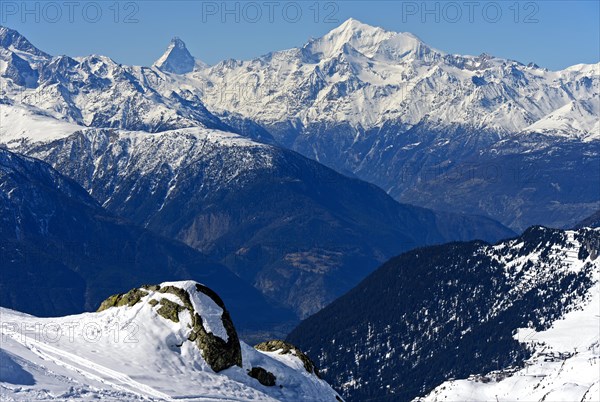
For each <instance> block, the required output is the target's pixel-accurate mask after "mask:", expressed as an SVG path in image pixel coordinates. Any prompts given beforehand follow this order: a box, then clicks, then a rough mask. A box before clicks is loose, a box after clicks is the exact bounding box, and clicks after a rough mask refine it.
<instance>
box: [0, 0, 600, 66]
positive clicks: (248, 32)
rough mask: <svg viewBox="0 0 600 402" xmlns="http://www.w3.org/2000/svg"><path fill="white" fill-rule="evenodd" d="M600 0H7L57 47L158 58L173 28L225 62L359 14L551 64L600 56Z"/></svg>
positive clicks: (138, 59)
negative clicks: (227, 0)
mask: <svg viewBox="0 0 600 402" xmlns="http://www.w3.org/2000/svg"><path fill="white" fill-rule="evenodd" d="M67 4H72V5H67ZM599 4H600V1H598V0H591V1H583V0H575V1H552V0H550V1H549V0H544V1H519V2H517V1H512V0H508V1H472V0H464V1H463V0H459V1H426V2H423V1H403V0H395V1H362V0H361V1H319V2H316V1H314V0H310V1H270V0H258V1H242V2H233V1H229V2H223V1H120V2H116V1H114V0H108V1H79V0H77V1H73V2H72V3H66V2H65V1H63V0H59V1H45V2H22V1H21V0H19V1H10V0H2V3H0V23H1V24H2V25H6V26H8V27H10V28H14V29H17V30H19V31H20V32H21V33H23V34H24V35H25V36H27V37H28V38H29V39H30V40H31V41H32V42H33V43H34V44H35V45H36V46H38V47H39V48H41V49H42V50H45V51H46V52H48V53H51V54H53V55H58V54H67V55H70V56H83V55H88V54H92V53H96V54H103V55H107V56H110V57H111V58H113V59H114V60H116V61H118V62H120V63H124V64H136V65H150V64H152V62H153V61H154V60H155V59H156V58H158V57H159V56H160V55H161V54H162V53H163V51H164V49H165V47H166V46H167V44H168V42H169V40H170V39H171V37H173V36H179V37H180V38H181V39H183V40H184V41H185V42H186V44H187V46H188V48H189V49H190V52H191V53H192V54H193V55H194V56H195V57H197V58H199V59H201V60H203V61H205V62H207V63H210V64H212V63H215V62H218V61H220V60H223V59H227V58H236V59H249V58H253V57H256V56H259V55H262V54H265V53H268V52H269V51H272V50H280V49H286V48H290V47H295V46H300V45H302V44H303V43H305V42H306V41H307V40H308V39H309V38H310V37H318V36H321V35H323V34H324V33H326V32H328V31H329V30H331V29H333V28H334V27H336V26H337V25H339V24H340V23H342V22H343V21H344V20H346V19H347V18H349V17H353V18H356V19H358V20H361V21H362V22H365V23H368V24H371V25H377V26H381V27H383V28H386V29H389V30H394V31H408V32H412V33H414V34H416V35H417V36H419V37H420V38H421V39H423V40H424V41H425V42H426V43H428V44H429V45H431V46H433V47H435V48H438V49H440V50H443V51H446V52H450V53H459V54H475V55H476V54H481V53H483V52H486V53H489V54H492V55H495V56H499V57H505V58H510V59H514V60H518V61H521V62H523V63H529V62H535V63H537V64H538V65H540V66H543V67H547V68H549V69H562V68H564V67H566V66H570V65H573V64H577V63H595V62H598V61H600V30H599V29H600V28H599V22H598V21H600V5H599Z"/></svg>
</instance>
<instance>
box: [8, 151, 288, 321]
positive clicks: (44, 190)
mask: <svg viewBox="0 0 600 402" xmlns="http://www.w3.org/2000/svg"><path fill="white" fill-rule="evenodd" d="M0 211H1V212H2V213H1V216H2V219H1V220H0V235H1V237H2V242H1V243H0V263H1V265H2V275H1V276H0V305H2V306H4V307H11V308H13V309H17V310H19V311H22V312H26V313H30V314H35V315H38V316H57V315H68V314H75V313H81V312H83V311H91V310H95V309H97V308H98V306H99V305H100V302H101V301H102V300H104V299H105V298H106V296H107V295H109V294H112V293H118V292H123V291H126V290H128V289H129V288H131V287H133V286H135V284H138V283H154V282H157V280H162V279H164V278H170V279H189V278H193V279H195V280H198V281H204V282H206V283H211V286H213V288H214V289H217V290H218V291H219V292H220V293H221V295H222V297H223V298H224V299H225V300H226V301H227V302H228V303H229V304H230V305H231V306H232V307H231V313H232V315H233V318H234V320H235V322H236V325H238V327H239V328H240V329H241V330H242V331H243V332H244V331H246V332H247V331H258V330H263V329H264V328H265V327H266V328H269V327H270V326H272V325H273V323H274V322H280V323H285V322H293V321H294V315H293V314H292V313H291V312H289V311H287V310H286V309H283V308H277V307H276V306H274V305H272V303H269V302H268V301H267V300H266V299H265V298H264V297H263V296H262V295H261V293H260V292H258V291H257V290H256V289H254V288H253V287H252V286H250V285H248V284H247V283H246V282H244V281H242V280H240V279H239V278H238V277H237V276H236V275H235V274H233V273H232V272H231V271H230V270H229V269H227V268H226V267H225V266H223V265H220V264H217V263H215V262H212V261H211V260H210V259H209V258H208V257H207V256H205V255H204V254H202V253H200V252H198V251H196V250H194V249H192V248H190V247H188V246H186V245H184V244H183V243H179V242H176V241H173V240H169V239H167V238H165V237H161V236H158V235H155V234H153V233H152V232H150V231H149V230H146V229H142V228H140V227H138V226H135V225H134V224H133V223H131V222H130V221H128V220H126V219H123V218H120V217H117V216H116V215H113V214H111V213H109V212H108V211H106V210H105V209H103V208H102V207H101V206H100V205H99V204H98V202H97V201H95V200H94V199H93V198H92V197H91V196H90V195H89V194H88V193H87V192H86V191H85V190H84V189H83V188H81V187H80V186H79V185H78V184H77V183H75V182H73V181H72V180H70V179H67V178H65V177H64V176H62V175H60V174H59V173H58V172H56V171H55V170H54V169H52V168H51V167H50V166H48V165H47V164H46V163H43V162H41V161H39V160H35V159H31V158H26V157H23V156H20V155H16V154H14V153H12V152H9V151H6V150H3V149H0ZM132 284H133V285H132ZM33 295H35V296H33ZM257 311H260V312H261V314H260V315H257V314H255V313H256V312H257Z"/></svg>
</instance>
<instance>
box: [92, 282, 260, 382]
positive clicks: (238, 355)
mask: <svg viewBox="0 0 600 402" xmlns="http://www.w3.org/2000/svg"><path fill="white" fill-rule="evenodd" d="M167 294H169V295H174V296H176V298H177V299H179V302H178V301H174V300H173V297H167V296H166V295H167ZM201 295H204V296H208V299H209V301H207V300H206V298H205V297H201ZM140 302H141V303H146V304H147V306H148V307H149V308H152V309H154V311H155V312H156V314H158V315H159V316H161V317H162V318H164V319H167V320H170V321H173V322H175V323H179V322H180V314H181V313H182V312H185V311H187V312H189V314H190V317H191V323H190V324H189V325H188V330H189V331H188V333H187V340H188V341H190V342H194V343H195V345H196V346H197V347H198V349H200V351H201V352H202V357H203V358H204V360H205V361H206V363H207V364H208V365H209V366H210V367H211V368H212V369H213V371H215V372H219V371H222V370H225V369H227V368H229V367H232V366H239V367H241V366H242V351H241V347H240V341H239V338H238V335H237V332H236V330H235V327H234V326H233V322H232V320H231V317H230V315H229V312H228V311H227V309H226V308H225V304H224V303H223V301H222V300H221V298H220V297H219V296H218V295H217V294H216V293H215V292H214V291H212V290H211V289H209V288H208V287H206V286H204V285H201V284H199V283H195V282H190V281H188V282H173V283H168V284H162V285H146V286H143V287H142V288H138V289H132V290H130V291H129V292H127V293H123V294H117V295H113V296H111V297H109V298H108V299H106V300H105V301H104V302H102V304H101V305H100V308H99V309H98V311H99V312H100V311H104V310H107V309H109V308H113V307H124V306H128V307H133V306H134V305H136V304H137V303H140ZM209 303H214V305H216V307H218V308H220V309H221V311H222V314H221V317H220V322H219V323H217V324H216V325H217V326H220V325H222V328H223V329H224V333H213V332H211V331H214V330H215V329H214V326H215V323H210V325H205V322H204V320H206V319H207V317H204V318H203V317H202V313H201V312H199V311H198V309H197V307H198V308H199V309H206V310H214V308H215V306H208V305H207V304H209ZM225 334H226V335H225ZM223 337H225V338H226V339H223ZM265 378H266V377H265ZM261 383H262V382H261Z"/></svg>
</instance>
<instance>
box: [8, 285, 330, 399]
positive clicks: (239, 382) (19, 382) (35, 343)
mask: <svg viewBox="0 0 600 402" xmlns="http://www.w3.org/2000/svg"><path fill="white" fill-rule="evenodd" d="M165 285H173V286H176V287H180V288H182V289H187V290H188V291H189V290H192V288H193V286H195V282H191V281H184V282H165V283H163V284H161V286H165ZM148 293H149V294H148V295H147V296H145V297H143V298H142V300H141V301H140V302H138V303H137V304H135V305H134V306H132V307H128V306H125V307H113V308H109V309H107V310H104V311H102V312H99V313H85V314H79V315H72V316H66V317H53V318H38V317H34V316H31V315H27V314H23V313H20V312H17V311H14V310H9V309H5V308H0V320H1V324H2V325H1V330H2V333H1V336H2V338H1V340H2V341H1V343H0V369H1V370H0V395H1V396H2V400H3V401H40V400H44V401H46V400H73V401H88V400H98V399H101V400H109V401H126V400H127V401H129V400H152V401H163V400H167V401H170V400H186V401H294V402H295V401H335V400H336V395H337V394H336V393H335V391H333V389H331V387H330V386H329V385H328V384H327V383H325V382H324V381H322V380H320V379H319V378H317V377H316V376H315V375H312V374H309V373H308V372H306V371H305V370H304V369H303V368H301V367H302V363H301V362H300V361H299V360H298V359H296V358H295V357H293V356H288V357H287V358H288V359H289V361H284V360H282V359H281V358H276V357H275V356H274V355H273V354H272V353H264V352H260V351H257V350H255V349H254V348H252V347H250V346H248V345H246V344H245V343H243V342H241V348H242V359H243V367H237V366H234V367H231V368H229V369H226V370H223V371H221V372H219V373H215V372H214V371H213V370H212V369H211V368H210V366H209V365H208V364H207V363H206V362H205V361H204V359H203V357H202V354H201V351H200V350H199V349H198V348H197V346H196V345H195V343H193V342H191V341H188V340H187V336H188V333H189V331H190V328H189V327H188V324H189V323H190V322H191V317H190V314H189V312H188V311H184V312H181V313H180V315H179V320H180V322H179V323H175V322H173V321H170V320H167V319H165V318H163V317H161V316H159V315H158V314H157V313H156V309H157V308H158V307H159V306H155V307H152V306H151V305H150V304H149V303H148V302H149V301H150V300H152V299H153V298H154V299H155V300H156V299H158V300H160V298H163V297H166V298H169V300H171V301H174V302H179V303H180V304H183V303H182V301H181V300H178V297H177V296H175V295H172V294H166V293H158V292H153V291H148ZM189 294H190V296H191V300H192V303H193V305H194V308H195V309H196V311H197V312H198V313H200V314H201V316H202V318H203V321H204V322H205V323H206V324H205V325H206V327H205V328H210V331H211V332H213V333H214V334H215V335H217V336H220V337H222V336H223V333H222V332H223V331H224V328H223V324H222V321H221V320H220V314H221V313H222V310H221V309H220V308H219V307H218V306H217V305H216V304H215V303H214V302H213V301H212V299H210V298H209V297H208V296H207V297H201V295H199V293H198V292H195V291H194V292H189ZM202 295H203V294H202ZM197 296H200V297H197ZM225 337H226V333H225ZM295 360H298V361H297V362H296V361H295ZM256 366H260V367H263V368H265V369H266V370H268V371H270V372H272V373H273V374H274V375H275V376H276V382H277V384H276V386H274V387H266V386H263V385H261V384H260V383H259V382H258V381H257V380H255V379H254V378H251V377H250V376H248V375H247V371H248V370H249V369H250V368H251V367H256ZM280 386H281V387H280Z"/></svg>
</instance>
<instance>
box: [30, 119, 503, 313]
mask: <svg viewBox="0 0 600 402" xmlns="http://www.w3.org/2000/svg"><path fill="white" fill-rule="evenodd" d="M19 149H21V150H26V152H27V153H28V154H29V155H32V156H35V157H38V158H40V159H43V160H47V161H48V162H50V163H52V164H53V166H54V167H55V168H56V169H58V170H59V171H60V172H62V173H63V174H65V175H67V176H68V177H71V178H72V179H74V180H76V181H77V182H78V183H80V184H81V185H82V186H83V187H84V188H85V189H86V190H88V191H89V192H90V194H91V195H92V196H93V197H95V198H96V199H97V200H98V201H99V202H100V203H101V204H102V205H103V206H104V207H106V208H107V209H108V210H110V211H111V212H113V213H116V214H117V215H119V216H125V217H127V218H129V219H131V220H133V221H134V222H135V223H137V224H139V225H141V226H144V227H146V228H148V229H151V230H153V231H155V232H158V233H160V234H162V235H165V236H167V237H170V238H174V239H177V240H181V241H183V242H184V243H186V244H188V245H190V246H192V247H194V248H196V249H198V250H201V251H202V252H204V253H206V254H209V255H210V256H211V257H214V258H216V259H218V260H220V261H222V262H223V263H224V264H226V265H227V266H228V267H230V268H231V269H232V270H234V271H235V272H236V273H237V274H238V275H239V276H240V277H241V278H242V279H244V280H246V281H248V282H249V283H251V284H253V285H254V286H255V287H256V288H257V289H259V290H260V291H261V292H263V293H264V294H265V295H267V296H268V297H269V298H271V299H273V300H277V301H278V302H283V303H284V304H285V305H286V306H289V307H291V308H293V309H294V310H295V311H296V313H297V314H298V315H299V316H300V317H304V316H307V315H308V314H311V313H313V312H315V311H317V310H318V309H320V308H322V307H323V306H324V305H325V304H327V303H328V302H330V301H331V300H333V299H334V298H335V297H337V296H338V295H340V294H342V293H343V292H345V291H347V290H348V289H350V288H351V287H352V286H354V285H355V284H356V283H358V281H359V280H360V279H362V278H363V277H364V276H366V275H367V274H368V273H369V272H371V270H372V269H374V268H375V267H376V266H377V265H379V264H380V263H381V262H383V261H384V260H385V259H387V258H389V257H391V256H393V255H396V254H398V253H400V252H402V251H404V250H407V249H410V248H413V247H417V246H420V245H424V244H432V243H442V242H445V241H449V240H460V239H473V238H481V239H489V240H497V239H500V238H505V237H508V236H511V235H512V233H511V231H509V230H508V229H506V228H505V227H503V226H501V225H499V224H498V223H496V222H494V221H491V220H489V219H486V218H479V217H469V216H462V215H455V214H446V213H443V214H437V213H435V212H432V211H430V210H426V209H422V208H417V207H413V206H409V205H401V204H398V203H397V202H395V201H394V200H393V199H392V198H390V197H389V196H387V195H386V194H385V193H384V192H383V191H381V190H379V189H378V188H376V187H375V186H373V185H370V184H367V183H365V182H361V181H359V180H355V179H350V178H347V177H344V176H342V175H340V174H338V173H336V172H334V171H333V170H331V169H328V168H325V167H323V166H322V165H320V164H318V163H316V162H314V161H311V160H309V159H307V158H304V157H302V156H300V155H299V154H296V153H295V152H291V151H287V150H282V149H279V148H276V147H273V146H269V145H265V144H260V143H256V142H253V141H251V140H248V139H246V138H243V137H240V136H237V135H234V134H231V133H224V132H218V131H212V130H207V129H200V128H195V129H181V130H175V131H169V132H163V133H159V134H145V133H139V132H122V131H111V130H98V129H89V130H83V131H80V132H76V133H75V134H73V135H71V136H69V137H66V138H62V139H58V140H55V141H51V142H41V143H33V144H32V143H28V144H25V145H21V146H20V147H19Z"/></svg>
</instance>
